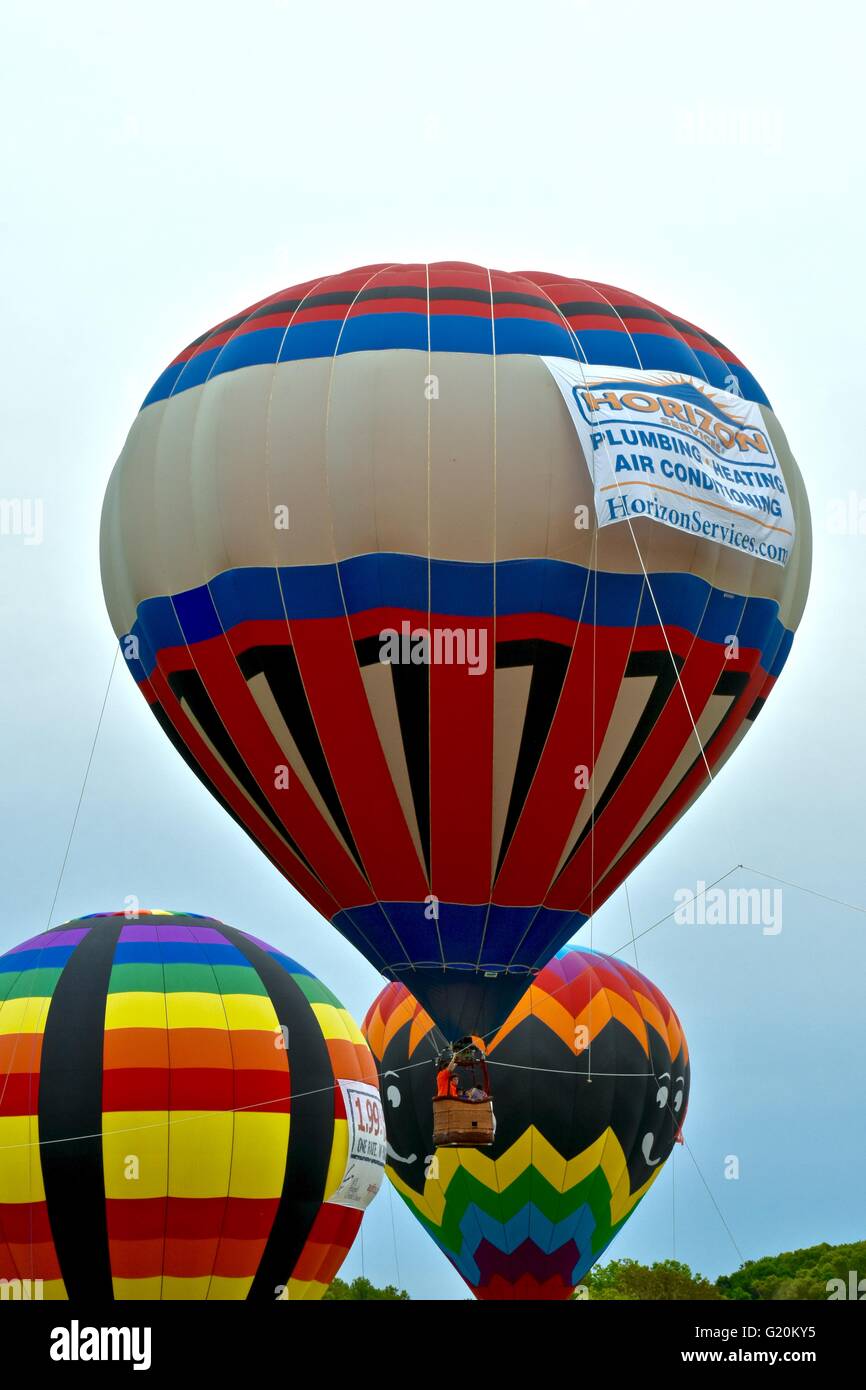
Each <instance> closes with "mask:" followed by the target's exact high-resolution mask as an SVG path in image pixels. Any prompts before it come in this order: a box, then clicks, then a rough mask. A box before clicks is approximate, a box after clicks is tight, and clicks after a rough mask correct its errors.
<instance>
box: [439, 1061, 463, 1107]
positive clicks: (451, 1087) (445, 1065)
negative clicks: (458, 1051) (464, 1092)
mask: <svg viewBox="0 0 866 1390" xmlns="http://www.w3.org/2000/svg"><path fill="white" fill-rule="evenodd" d="M456 1067H457V1058H456V1057H454V1056H452V1057H451V1058H450V1060H449V1059H448V1058H447V1056H446V1055H445V1054H443V1055H442V1056H441V1057H439V1058H437V1071H436V1098H437V1100H439V1099H441V1098H443V1097H445V1096H459V1094H460V1088H459V1086H458V1084H457V1073H456Z"/></svg>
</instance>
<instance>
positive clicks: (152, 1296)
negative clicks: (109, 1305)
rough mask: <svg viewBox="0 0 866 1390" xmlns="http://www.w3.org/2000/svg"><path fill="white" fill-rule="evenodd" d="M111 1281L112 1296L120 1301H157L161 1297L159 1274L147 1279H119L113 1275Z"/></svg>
mask: <svg viewBox="0 0 866 1390" xmlns="http://www.w3.org/2000/svg"><path fill="white" fill-rule="evenodd" d="M111 1283H112V1287H113V1288H114V1297H115V1298H116V1299H118V1300H120V1301H121V1302H133V1303H134V1302H147V1303H158V1302H159V1300H160V1299H161V1298H162V1278H161V1276H160V1275H159V1274H153V1275H151V1276H149V1277H148V1278H147V1279H120V1278H118V1277H117V1275H115V1276H114V1278H113V1279H112V1281H111Z"/></svg>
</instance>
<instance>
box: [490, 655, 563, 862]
mask: <svg viewBox="0 0 866 1390" xmlns="http://www.w3.org/2000/svg"><path fill="white" fill-rule="evenodd" d="M570 656H571V648H570V647H567V646H564V645H563V644H561V643H559V642H546V641H541V640H539V639H538V638H529V639H526V640H523V641H516V642H497V644H496V669H497V670H504V669H508V668H511V669H513V668H515V667H521V666H531V667H532V677H531V679H530V683H529V696H528V698H527V701H526V716H525V719H524V722H523V732H522V734H521V737H520V749H519V752H518V754H517V766H516V767H515V771H514V781H513V783H512V786H511V796H510V797H509V801H508V811H507V813H506V817H505V827H504V829H503V832H502V844H501V846H500V849H499V858H498V860H497V862H496V873H495V874H494V876H493V877H494V882H495V881H496V878H497V877H498V875H499V871H500V869H501V868H502V865H503V864H504V862H505V856H506V854H507V853H508V847H509V845H510V844H511V840H512V838H513V836H514V832H515V830H516V829H517V822H518V821H519V819H520V814H521V812H522V810H523V807H524V805H525V803H526V798H527V796H528V795H529V788H530V787H531V786H532V779H533V777H534V776H535V773H536V770H537V768H538V764H539V762H540V760H541V755H542V753H543V752H544V745H545V743H546V742H547V736H548V734H549V733H550V726H551V724H552V723H553V716H554V714H555V713H556V706H557V703H558V701H559V697H560V695H561V693H562V686H563V682H564V681H565V673H566V671H567V670H568V662H569V659H570Z"/></svg>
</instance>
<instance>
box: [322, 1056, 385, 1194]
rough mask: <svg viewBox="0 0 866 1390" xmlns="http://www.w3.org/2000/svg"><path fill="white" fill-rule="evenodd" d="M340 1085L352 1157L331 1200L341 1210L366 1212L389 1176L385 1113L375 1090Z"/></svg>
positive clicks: (347, 1083)
mask: <svg viewBox="0 0 866 1390" xmlns="http://www.w3.org/2000/svg"><path fill="white" fill-rule="evenodd" d="M337 1084H338V1085H339V1087H340V1091H341V1093H342V1096H343V1105H344V1106H345V1109H346V1120H347V1121H348V1125H349V1157H348V1159H347V1161H346V1172H345V1174H344V1177H343V1181H342V1182H341V1183H340V1186H339V1187H338V1188H337V1191H336V1192H335V1193H334V1195H333V1196H332V1197H329V1198H328V1200H329V1201H330V1202H335V1203H336V1204H337V1206H341V1207H357V1208H358V1209H359V1210H360V1211H363V1210H364V1208H365V1207H367V1206H369V1204H370V1203H371V1202H372V1200H373V1198H374V1197H375V1195H376V1193H377V1192H378V1191H379V1188H380V1187H381V1186H382V1179H383V1178H384V1176H385V1159H386V1156H387V1141H386V1137H385V1113H384V1111H383V1109H382V1100H381V1097H380V1095H379V1092H378V1091H377V1089H376V1087H375V1086H370V1085H368V1084H367V1082H365V1081H340V1082H338V1083H337Z"/></svg>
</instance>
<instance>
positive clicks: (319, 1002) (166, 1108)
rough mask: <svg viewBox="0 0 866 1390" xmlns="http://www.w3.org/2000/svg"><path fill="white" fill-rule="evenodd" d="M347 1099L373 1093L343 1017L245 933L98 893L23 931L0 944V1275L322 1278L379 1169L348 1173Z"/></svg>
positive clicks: (257, 1290) (298, 1286)
mask: <svg viewBox="0 0 866 1390" xmlns="http://www.w3.org/2000/svg"><path fill="white" fill-rule="evenodd" d="M356 1098H360V1099H362V1100H363V1103H364V1106H365V1107H366V1105H367V1103H368V1102H369V1103H370V1105H371V1107H373V1108H375V1109H376V1113H379V1112H378V1106H379V1095H378V1090H377V1089H376V1072H375V1067H374V1065H373V1060H372V1058H371V1056H370V1053H369V1051H368V1049H367V1046H366V1044H365V1043H364V1040H363V1038H362V1037H361V1035H360V1033H359V1031H358V1029H357V1027H356V1025H355V1024H354V1022H353V1021H352V1019H351V1018H350V1016H349V1015H348V1014H347V1013H346V1011H345V1010H344V1009H343V1008H342V1006H341V1005H340V1003H339V1001H338V1000H337V999H335V998H334V996H333V995H332V994H331V993H330V991H329V990H327V989H326V988H325V986H324V985H323V984H322V983H321V982H320V981H319V980H317V979H315V978H314V977H313V976H312V975H311V974H310V973H309V972H308V971H306V970H305V969H304V968H303V966H301V965H298V963H297V962H296V961H293V960H290V959H289V958H288V957H287V956H284V955H282V954H281V952H279V951H277V950H275V949H274V948H273V947H271V946H268V945H266V944H265V943H264V942H262V941H258V940H257V939H256V938H255V937H251V936H248V935H247V934H246V933H245V932H240V931H237V930H235V929H234V928H232V927H227V926H225V925H224V924H223V923H222V922H217V921H214V920H212V919H210V918H207V917H200V916H197V915H196V914H195V913H172V912H140V913H139V914H138V915H137V917H135V918H134V919H132V920H129V919H127V918H126V917H125V916H124V914H123V913H102V914H96V915H94V916H91V917H84V918H81V919H79V920H77V921H73V922H67V923H65V924H64V925H63V926H60V927H55V928H54V929H53V930H51V931H48V932H44V933H43V934H42V935H41V936H36V937H34V938H33V939H32V940H31V941H25V942H23V943H22V945H21V946H17V947H15V948H13V950H11V951H9V952H7V953H6V954H5V955H3V956H0V1278H2V1279H4V1280H9V1281H10V1283H12V1284H13V1285H14V1281H16V1280H21V1281H28V1280H30V1281H31V1290H32V1287H33V1285H32V1281H35V1280H39V1281H42V1292H41V1294H39V1293H33V1292H32V1291H31V1294H30V1296H31V1297H39V1296H42V1297H45V1298H55V1299H65V1298H69V1299H82V1300H88V1299H90V1300H94V1301H97V1302H98V1301H104V1300H106V1299H251V1300H257V1301H263V1302H267V1303H272V1302H273V1301H274V1300H275V1299H276V1298H278V1297H288V1298H291V1299H317V1298H321V1296H322V1294H323V1293H324V1292H325V1289H326V1288H327V1286H328V1284H329V1283H330V1281H331V1280H332V1279H333V1278H334V1276H335V1274H336V1272H337V1270H338V1269H339V1267H340V1265H341V1263H342V1261H343V1259H344V1257H345V1255H346V1253H347V1252H348V1249H349V1247H350V1245H351V1244H352V1241H353V1240H354V1238H355V1235H356V1233H357V1230H358V1226H359V1224H360V1221H361V1215H362V1210H363V1207H364V1206H365V1205H366V1203H367V1202H368V1201H369V1200H370V1198H371V1196H372V1195H374V1193H375V1191H376V1189H377V1187H378V1185H379V1182H380V1180H381V1179H380V1174H381V1171H382V1170H381V1168H376V1167H375V1166H371V1165H370V1164H364V1163H362V1164H361V1165H360V1169H359V1168H358V1165H357V1161H356V1159H355V1157H354V1154H352V1155H351V1162H352V1163H353V1164H354V1165H355V1169H356V1171H355V1174H354V1178H357V1176H358V1172H359V1171H362V1172H363V1174H364V1183H363V1185H362V1187H361V1188H357V1190H356V1184H355V1182H354V1180H353V1177H352V1175H349V1173H348V1170H349V1166H350V1143H351V1141H352V1139H353V1137H354V1133H355V1128H354V1123H353V1119H352V1118H350V1116H349V1114H348V1110H349V1107H350V1104H351V1103H352V1102H353V1101H354V1100H355V1099H356ZM290 1122H291V1123H290ZM368 1189H369V1190H368ZM26 1296H27V1295H26V1294H25V1297H26Z"/></svg>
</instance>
